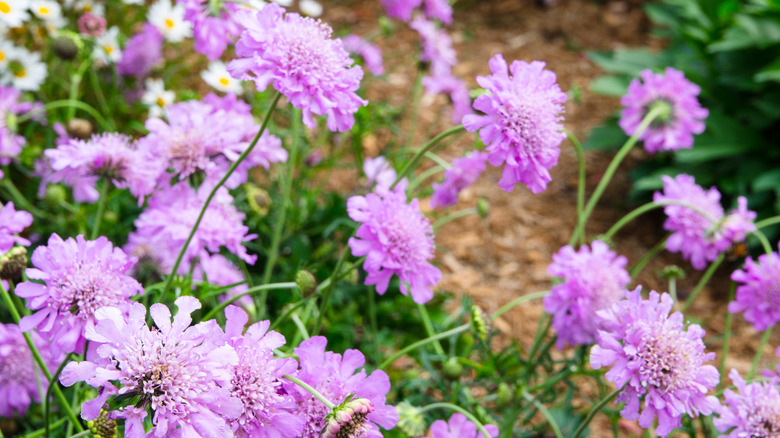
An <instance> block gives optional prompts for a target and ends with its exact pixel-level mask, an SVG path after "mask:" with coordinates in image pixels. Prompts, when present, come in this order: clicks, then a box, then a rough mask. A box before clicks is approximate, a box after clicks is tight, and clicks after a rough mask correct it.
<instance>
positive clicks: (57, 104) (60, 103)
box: [17, 99, 110, 131]
mask: <svg viewBox="0 0 780 438" xmlns="http://www.w3.org/2000/svg"><path fill="white" fill-rule="evenodd" d="M71 107H73V108H78V109H80V110H82V111H84V112H85V113H88V114H89V115H91V116H92V117H94V118H95V121H97V122H98V124H99V125H100V126H101V127H102V128H103V129H105V130H107V131H110V128H109V125H108V124H107V123H106V119H105V118H103V116H101V115H100V113H99V112H98V110H96V109H95V108H93V107H91V106H90V105H87V104H86V103H84V102H82V101H80V100H70V99H64V100H55V101H53V102H49V103H47V104H45V105H44V106H43V109H44V110H45V111H49V110H53V109H57V108H71ZM32 117H33V115H32V114H30V113H27V114H25V115H23V116H21V117H19V118H18V119H17V123H22V122H25V121H27V120H28V119H31V118H32Z"/></svg>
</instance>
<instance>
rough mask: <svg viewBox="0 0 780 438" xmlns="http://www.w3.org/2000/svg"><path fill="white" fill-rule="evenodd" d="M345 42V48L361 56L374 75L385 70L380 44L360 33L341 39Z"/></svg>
mask: <svg viewBox="0 0 780 438" xmlns="http://www.w3.org/2000/svg"><path fill="white" fill-rule="evenodd" d="M341 42H342V43H343V44H344V50H346V51H347V52H349V53H354V54H356V55H358V56H360V57H361V58H363V62H364V63H365V65H366V68H367V69H368V71H370V72H371V74H372V75H374V76H380V75H382V74H384V72H385V66H384V64H383V63H382V49H380V48H379V46H376V45H374V44H371V43H369V42H368V41H366V40H365V39H363V38H361V37H360V36H358V35H355V34H350V35H347V36H345V37H344V38H342V39H341Z"/></svg>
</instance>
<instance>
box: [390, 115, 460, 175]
mask: <svg viewBox="0 0 780 438" xmlns="http://www.w3.org/2000/svg"><path fill="white" fill-rule="evenodd" d="M465 130H466V128H465V127H464V126H463V125H458V126H455V127H452V128H450V129H448V130H446V131H444V132H442V133H441V134H439V135H437V136H436V137H433V138H432V139H431V141H429V142H428V143H426V144H425V146H423V147H422V148H421V149H420V150H418V151H417V153H416V154H414V156H413V157H412V159H411V160H409V162H407V163H406V165H405V166H404V168H403V169H401V172H400V173H399V174H398V177H397V178H396V179H395V181H394V182H393V185H391V186H390V189H391V190H392V189H394V188H395V186H396V185H397V184H398V183H399V182H400V181H401V180H402V179H404V177H405V176H406V175H407V174H408V173H409V172H410V171H411V170H412V169H413V168H414V166H416V165H417V162H419V161H420V159H421V158H422V157H423V156H424V155H425V153H426V152H428V151H430V150H432V149H433V148H434V146H436V144H437V143H439V142H440V141H441V140H443V139H444V138H447V137H449V136H450V135H453V134H459V133H461V132H464V131H465Z"/></svg>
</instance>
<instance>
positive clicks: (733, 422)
mask: <svg viewBox="0 0 780 438" xmlns="http://www.w3.org/2000/svg"><path fill="white" fill-rule="evenodd" d="M729 377H731V380H732V381H733V382H734V386H736V388H737V391H739V392H735V391H732V390H731V389H727V390H726V391H725V392H724V393H723V398H724V404H723V405H721V406H720V408H719V409H718V412H717V414H718V417H716V418H714V419H713V420H712V422H713V423H714V424H715V428H716V429H718V431H720V432H728V435H720V438H743V437H756V438H759V437H760V438H764V437H766V438H775V437H778V436H780V387H778V386H777V385H776V384H775V383H772V382H752V383H748V384H746V383H745V380H744V379H742V377H740V375H739V373H738V372H737V370H734V369H732V370H731V373H729Z"/></svg>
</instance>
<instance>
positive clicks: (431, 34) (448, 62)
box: [409, 16, 458, 77]
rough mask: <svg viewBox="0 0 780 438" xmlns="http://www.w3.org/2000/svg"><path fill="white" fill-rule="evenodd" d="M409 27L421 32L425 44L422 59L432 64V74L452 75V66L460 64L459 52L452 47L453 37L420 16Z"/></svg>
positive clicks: (440, 75) (436, 75)
mask: <svg viewBox="0 0 780 438" xmlns="http://www.w3.org/2000/svg"><path fill="white" fill-rule="evenodd" d="M409 27H411V28H412V29H414V30H416V31H417V33H419V34H420V38H421V39H422V46H423V50H422V54H420V60H422V61H425V62H429V63H430V64H431V65H430V71H431V74H432V75H433V76H435V77H442V76H448V75H450V74H451V70H452V67H454V66H456V65H457V64H458V54H457V52H455V49H453V48H452V39H451V38H450V35H449V34H448V33H447V31H445V30H444V29H440V28H439V27H438V26H437V25H436V23H434V22H433V21H428V20H426V19H424V18H422V17H420V16H418V17H415V19H414V20H413V21H412V22H411V23H409Z"/></svg>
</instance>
